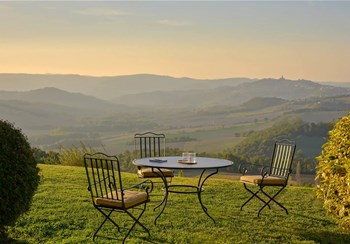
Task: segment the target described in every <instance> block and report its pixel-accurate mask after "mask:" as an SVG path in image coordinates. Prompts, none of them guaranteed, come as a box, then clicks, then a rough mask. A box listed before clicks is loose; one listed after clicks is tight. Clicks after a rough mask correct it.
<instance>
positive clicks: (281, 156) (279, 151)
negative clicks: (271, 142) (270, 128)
mask: <svg viewBox="0 0 350 244" xmlns="http://www.w3.org/2000/svg"><path fill="white" fill-rule="evenodd" d="M295 148H296V145H295V143H293V142H291V141H288V140H284V141H280V142H276V143H275V146H274V149H273V154H272V160H271V165H270V171H269V175H271V176H278V177H283V178H286V179H288V177H289V174H290V173H291V171H292V163H293V158H294V153H295Z"/></svg>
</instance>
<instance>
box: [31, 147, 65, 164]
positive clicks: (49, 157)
mask: <svg viewBox="0 0 350 244" xmlns="http://www.w3.org/2000/svg"><path fill="white" fill-rule="evenodd" d="M32 150H33V154H34V158H35V160H36V161H37V162H38V163H40V164H60V155H59V153H57V152H54V151H48V152H46V151H44V150H41V149H39V148H33V149H32Z"/></svg>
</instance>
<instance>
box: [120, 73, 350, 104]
mask: <svg viewBox="0 0 350 244" xmlns="http://www.w3.org/2000/svg"><path fill="white" fill-rule="evenodd" d="M345 94H350V88H340V87H333V86H328V85H320V84H318V83H315V82H312V81H307V80H297V81H295V80H286V79H283V78H282V79H262V80H257V81H253V82H248V83H247V82H246V83H242V84H239V85H237V86H234V87H229V86H222V87H218V88H213V89H205V90H204V89H201V90H199V89H196V90H183V91H157V92H145V93H140V94H131V95H125V96H121V97H119V98H116V99H114V100H113V101H114V102H117V103H121V104H128V105H129V106H134V107H169V108H174V107H183V108H185V107H206V106H218V105H239V104H241V103H244V102H247V101H249V100H250V99H253V98H255V97H276V98H280V99H285V100H295V99H306V98H313V97H318V98H320V97H330V96H338V95H345Z"/></svg>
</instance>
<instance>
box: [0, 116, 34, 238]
mask: <svg viewBox="0 0 350 244" xmlns="http://www.w3.org/2000/svg"><path fill="white" fill-rule="evenodd" d="M39 180H40V177H39V169H38V168H37V163H36V161H35V159H34V156H33V151H32V149H31V147H30V145H29V143H28V141H27V138H26V137H25V136H24V135H23V134H22V132H21V130H20V129H17V128H15V127H14V125H13V124H11V123H9V122H7V121H3V120H0V236H4V233H5V227H6V226H10V225H13V224H14V223H15V222H16V220H17V218H18V217H19V216H20V215H21V214H23V213H25V212H26V211H28V210H29V207H30V204H31V200H32V197H33V195H34V193H35V190H36V189H37V187H38V185H39Z"/></svg>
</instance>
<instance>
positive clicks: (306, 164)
mask: <svg viewBox="0 0 350 244" xmlns="http://www.w3.org/2000/svg"><path fill="white" fill-rule="evenodd" d="M328 128H330V125H329V124H325V123H318V124H315V123H311V124H308V123H306V122H304V121H302V120H301V119H298V118H297V119H295V118H294V119H285V120H283V121H280V122H277V123H275V124H274V125H273V126H272V127H270V128H267V129H265V130H261V131H257V132H251V133H249V134H248V135H247V137H246V138H245V139H244V140H242V141H241V142H240V143H239V144H237V145H236V146H235V147H234V148H233V149H232V150H231V151H230V152H226V153H227V154H228V153H231V154H232V155H236V156H238V157H239V158H240V161H246V162H251V163H254V164H259V165H263V164H266V163H268V162H270V159H271V155H272V151H273V146H274V143H275V141H276V140H279V139H289V140H293V141H297V140H298V138H299V137H301V136H304V137H305V136H310V137H312V136H315V137H320V136H322V135H324V136H326V134H327V131H328ZM295 161H300V162H301V171H302V172H303V173H314V169H315V164H316V162H315V160H314V159H312V158H309V157H308V156H307V155H304V154H303V151H302V148H298V145H297V153H296V155H295ZM295 166H296V164H294V167H295Z"/></svg>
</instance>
